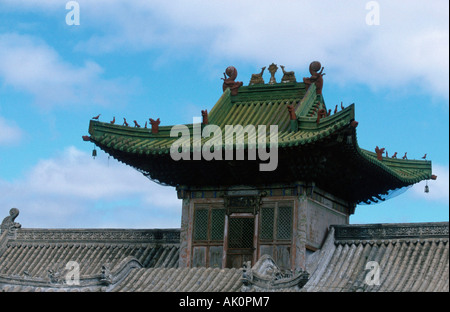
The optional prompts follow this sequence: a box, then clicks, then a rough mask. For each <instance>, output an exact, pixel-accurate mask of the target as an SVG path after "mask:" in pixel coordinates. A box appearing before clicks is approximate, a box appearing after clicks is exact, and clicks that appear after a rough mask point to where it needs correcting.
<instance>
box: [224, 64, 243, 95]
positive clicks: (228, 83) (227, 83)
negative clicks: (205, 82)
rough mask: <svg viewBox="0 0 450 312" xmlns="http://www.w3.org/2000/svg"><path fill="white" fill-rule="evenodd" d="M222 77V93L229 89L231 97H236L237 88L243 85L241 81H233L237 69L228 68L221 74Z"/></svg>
mask: <svg viewBox="0 0 450 312" xmlns="http://www.w3.org/2000/svg"><path fill="white" fill-rule="evenodd" d="M227 76H228V78H227ZM223 77H224V78H221V79H222V80H223V91H225V90H226V89H227V88H229V89H230V91H231V95H237V94H238V89H239V87H241V86H242V85H243V83H242V81H234V80H235V79H236V77H237V69H236V68H234V67H233V66H228V67H227V69H226V70H225V72H224V73H223Z"/></svg>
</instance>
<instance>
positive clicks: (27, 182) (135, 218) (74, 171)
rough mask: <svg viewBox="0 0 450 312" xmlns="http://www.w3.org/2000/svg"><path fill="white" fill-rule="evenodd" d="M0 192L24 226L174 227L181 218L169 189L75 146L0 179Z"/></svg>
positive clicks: (1, 199)
mask: <svg viewBox="0 0 450 312" xmlns="http://www.w3.org/2000/svg"><path fill="white" fill-rule="evenodd" d="M0 193H1V194H5V195H6V196H2V197H0V207H9V208H12V207H17V208H19V210H20V211H21V216H20V220H17V221H18V222H20V223H22V225H23V226H24V227H118V226H119V227H126V228H130V227H131V228H136V227H142V228H154V227H179V222H180V218H181V216H179V214H180V213H181V201H180V200H178V199H177V196H176V191H175V190H174V189H173V188H172V187H164V186H160V185H157V184H156V183H154V182H151V181H150V180H148V179H147V178H146V177H144V176H143V175H142V174H141V173H139V172H137V171H136V170H134V169H133V168H131V167H129V166H127V165H125V164H122V163H119V162H117V161H115V160H113V159H110V160H108V159H107V156H106V155H105V154H104V153H99V157H98V158H97V159H95V160H94V159H92V157H91V156H90V155H89V154H87V153H85V152H83V151H80V150H78V149H76V148H75V147H69V148H67V149H65V150H64V151H63V152H62V153H61V154H60V155H57V156H56V157H54V158H52V159H44V160H41V161H39V162H38V163H37V164H36V165H35V166H34V168H32V169H31V170H30V171H29V172H28V173H27V175H26V176H24V177H23V178H21V179H19V180H16V181H13V182H7V181H1V180H0ZM9 208H8V209H9ZM2 209H3V208H2ZM7 213H8V211H7V210H5V211H4V212H3V214H5V216H6V215H7ZM0 217H1V216H0ZM118 222H120V223H118Z"/></svg>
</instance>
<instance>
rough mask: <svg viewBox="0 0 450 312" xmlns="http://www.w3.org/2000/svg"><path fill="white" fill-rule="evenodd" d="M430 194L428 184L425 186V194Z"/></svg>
mask: <svg viewBox="0 0 450 312" xmlns="http://www.w3.org/2000/svg"><path fill="white" fill-rule="evenodd" d="M429 192H430V188H429V187H428V183H427V184H426V185H425V193H429Z"/></svg>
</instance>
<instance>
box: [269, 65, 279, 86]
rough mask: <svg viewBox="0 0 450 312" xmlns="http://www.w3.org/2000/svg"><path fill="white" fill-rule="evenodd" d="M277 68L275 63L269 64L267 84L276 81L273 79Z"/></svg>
mask: <svg viewBox="0 0 450 312" xmlns="http://www.w3.org/2000/svg"><path fill="white" fill-rule="evenodd" d="M277 70H278V66H277V64H275V63H272V64H270V66H269V72H270V80H269V84H275V83H277V81H276V79H275V73H276V72H277Z"/></svg>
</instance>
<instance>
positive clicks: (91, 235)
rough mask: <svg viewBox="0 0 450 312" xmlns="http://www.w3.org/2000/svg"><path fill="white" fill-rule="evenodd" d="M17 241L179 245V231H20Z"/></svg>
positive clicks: (17, 234)
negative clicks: (130, 242)
mask: <svg viewBox="0 0 450 312" xmlns="http://www.w3.org/2000/svg"><path fill="white" fill-rule="evenodd" d="M16 240H31V241H39V240H44V241H46V242H49V241H61V242H65V241H77V242H80V243H81V242H86V241H87V242H93V241H101V242H111V241H112V242H117V243H120V242H125V241H126V242H128V241H133V242H135V243H142V242H145V243H179V242H180V230H179V229H150V230H139V229H136V230H124V229H20V231H17V233H16Z"/></svg>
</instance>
